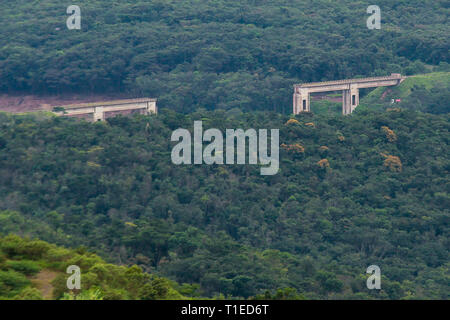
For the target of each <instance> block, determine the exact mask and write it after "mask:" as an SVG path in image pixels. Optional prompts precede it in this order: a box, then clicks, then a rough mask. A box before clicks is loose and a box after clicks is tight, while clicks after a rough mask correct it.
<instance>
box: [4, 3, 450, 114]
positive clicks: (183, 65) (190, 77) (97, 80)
mask: <svg viewBox="0 0 450 320" xmlns="http://www.w3.org/2000/svg"><path fill="white" fill-rule="evenodd" d="M71 4H73V3H72V1H66V0H64V1H51V0H43V1H28V0H16V1H2V2H1V3H0V11H1V15H0V90H1V91H3V92H24V91H25V92H34V93H64V92H81V93H92V92H95V93H98V92H122V93H123V94H126V95H135V96H143V95H145V96H151V97H157V98H159V104H160V106H161V107H166V108H171V109H173V110H177V111H181V112H190V111H192V110H195V109H197V108H198V107H203V108H206V109H231V108H240V109H242V110H272V111H278V112H285V113H288V112H290V110H291V91H292V84H293V83H296V82H304V81H318V80H333V79H341V78H348V77H357V76H371V75H386V74H390V73H391V72H401V73H406V74H412V73H420V72H424V71H426V70H427V65H430V66H433V65H434V66H437V65H439V64H440V66H438V68H441V69H442V68H443V69H446V68H448V63H449V48H450V46H449V38H448V34H449V33H450V32H449V31H450V30H449V22H448V17H449V10H450V9H449V4H448V1H445V0H396V1H391V0H389V1H388V0H379V1H377V5H378V6H380V8H381V14H382V27H381V30H369V29H368V28H367V27H366V20H367V18H368V17H369V15H368V14H367V13H366V10H367V7H368V6H369V5H371V4H372V2H371V1H365V0H364V1H363V0H361V1H354V0H341V1H328V0H314V1H312V0H289V1H288V0H270V1H265V0H240V1H235V0H214V1H206V0H163V1H162V0H157V1H143V0H138V1H110V0H89V1H87V0H86V1H81V2H80V3H79V6H80V8H81V18H82V20H81V21H82V27H81V30H68V29H67V28H66V19H67V18H68V15H67V14H66V8H67V7H68V6H69V5H71Z"/></svg>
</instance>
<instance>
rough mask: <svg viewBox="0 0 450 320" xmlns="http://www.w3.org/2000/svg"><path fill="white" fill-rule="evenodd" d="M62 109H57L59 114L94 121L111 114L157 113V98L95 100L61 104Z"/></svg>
mask: <svg viewBox="0 0 450 320" xmlns="http://www.w3.org/2000/svg"><path fill="white" fill-rule="evenodd" d="M57 108H62V110H61V111H55V113H56V114H57V115H59V116H68V117H82V118H86V119H88V120H92V121H102V120H105V119H106V118H108V117H109V116H114V115H116V114H121V113H135V112H138V113H140V114H150V113H155V114H156V113H157V112H158V109H157V107H156V99H151V98H140V99H126V100H115V101H107V102H94V103H82V104H73V105H68V106H60V107H57Z"/></svg>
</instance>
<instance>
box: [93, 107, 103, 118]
mask: <svg viewBox="0 0 450 320" xmlns="http://www.w3.org/2000/svg"><path fill="white" fill-rule="evenodd" d="M103 120H105V112H104V111H103V108H102V107H97V108H95V110H94V121H103Z"/></svg>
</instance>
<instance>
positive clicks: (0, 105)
mask: <svg viewBox="0 0 450 320" xmlns="http://www.w3.org/2000/svg"><path fill="white" fill-rule="evenodd" d="M122 98H124V97H123V96H115V95H81V94H64V95H47V96H38V95H9V94H0V111H7V112H27V111H38V110H47V111H51V110H52V109H53V107H55V106H63V105H69V104H77V103H87V102H99V101H111V100H114V99H122ZM126 98H128V97H126Z"/></svg>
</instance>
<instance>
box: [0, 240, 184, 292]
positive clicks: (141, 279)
mask: <svg viewBox="0 0 450 320" xmlns="http://www.w3.org/2000/svg"><path fill="white" fill-rule="evenodd" d="M71 265H77V266H79V267H80V269H81V279H82V282H81V289H80V290H75V291H71V290H68V289H67V287H66V280H67V278H68V277H69V276H70V275H69V274H66V269H67V268H68V267H69V266H71ZM173 285H174V283H173V282H169V281H168V280H167V279H164V278H159V277H155V276H150V275H148V274H145V273H143V272H142V270H141V269H140V268H138V267H136V266H133V267H130V268H127V267H119V266H115V265H112V264H107V263H105V262H104V261H103V260H102V259H100V258H99V257H98V256H96V255H95V254H92V253H89V252H87V251H86V250H85V249H82V248H79V249H76V250H68V249H65V248H61V247H57V246H55V245H52V244H49V243H47V242H44V241H39V240H30V239H22V238H19V237H17V236H7V237H0V300H4V299H14V300H42V299H65V300H67V299H70V300H73V299H77V300H102V299H181V298H183V296H182V295H181V294H180V293H178V292H177V291H176V290H175V289H174V288H173Z"/></svg>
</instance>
